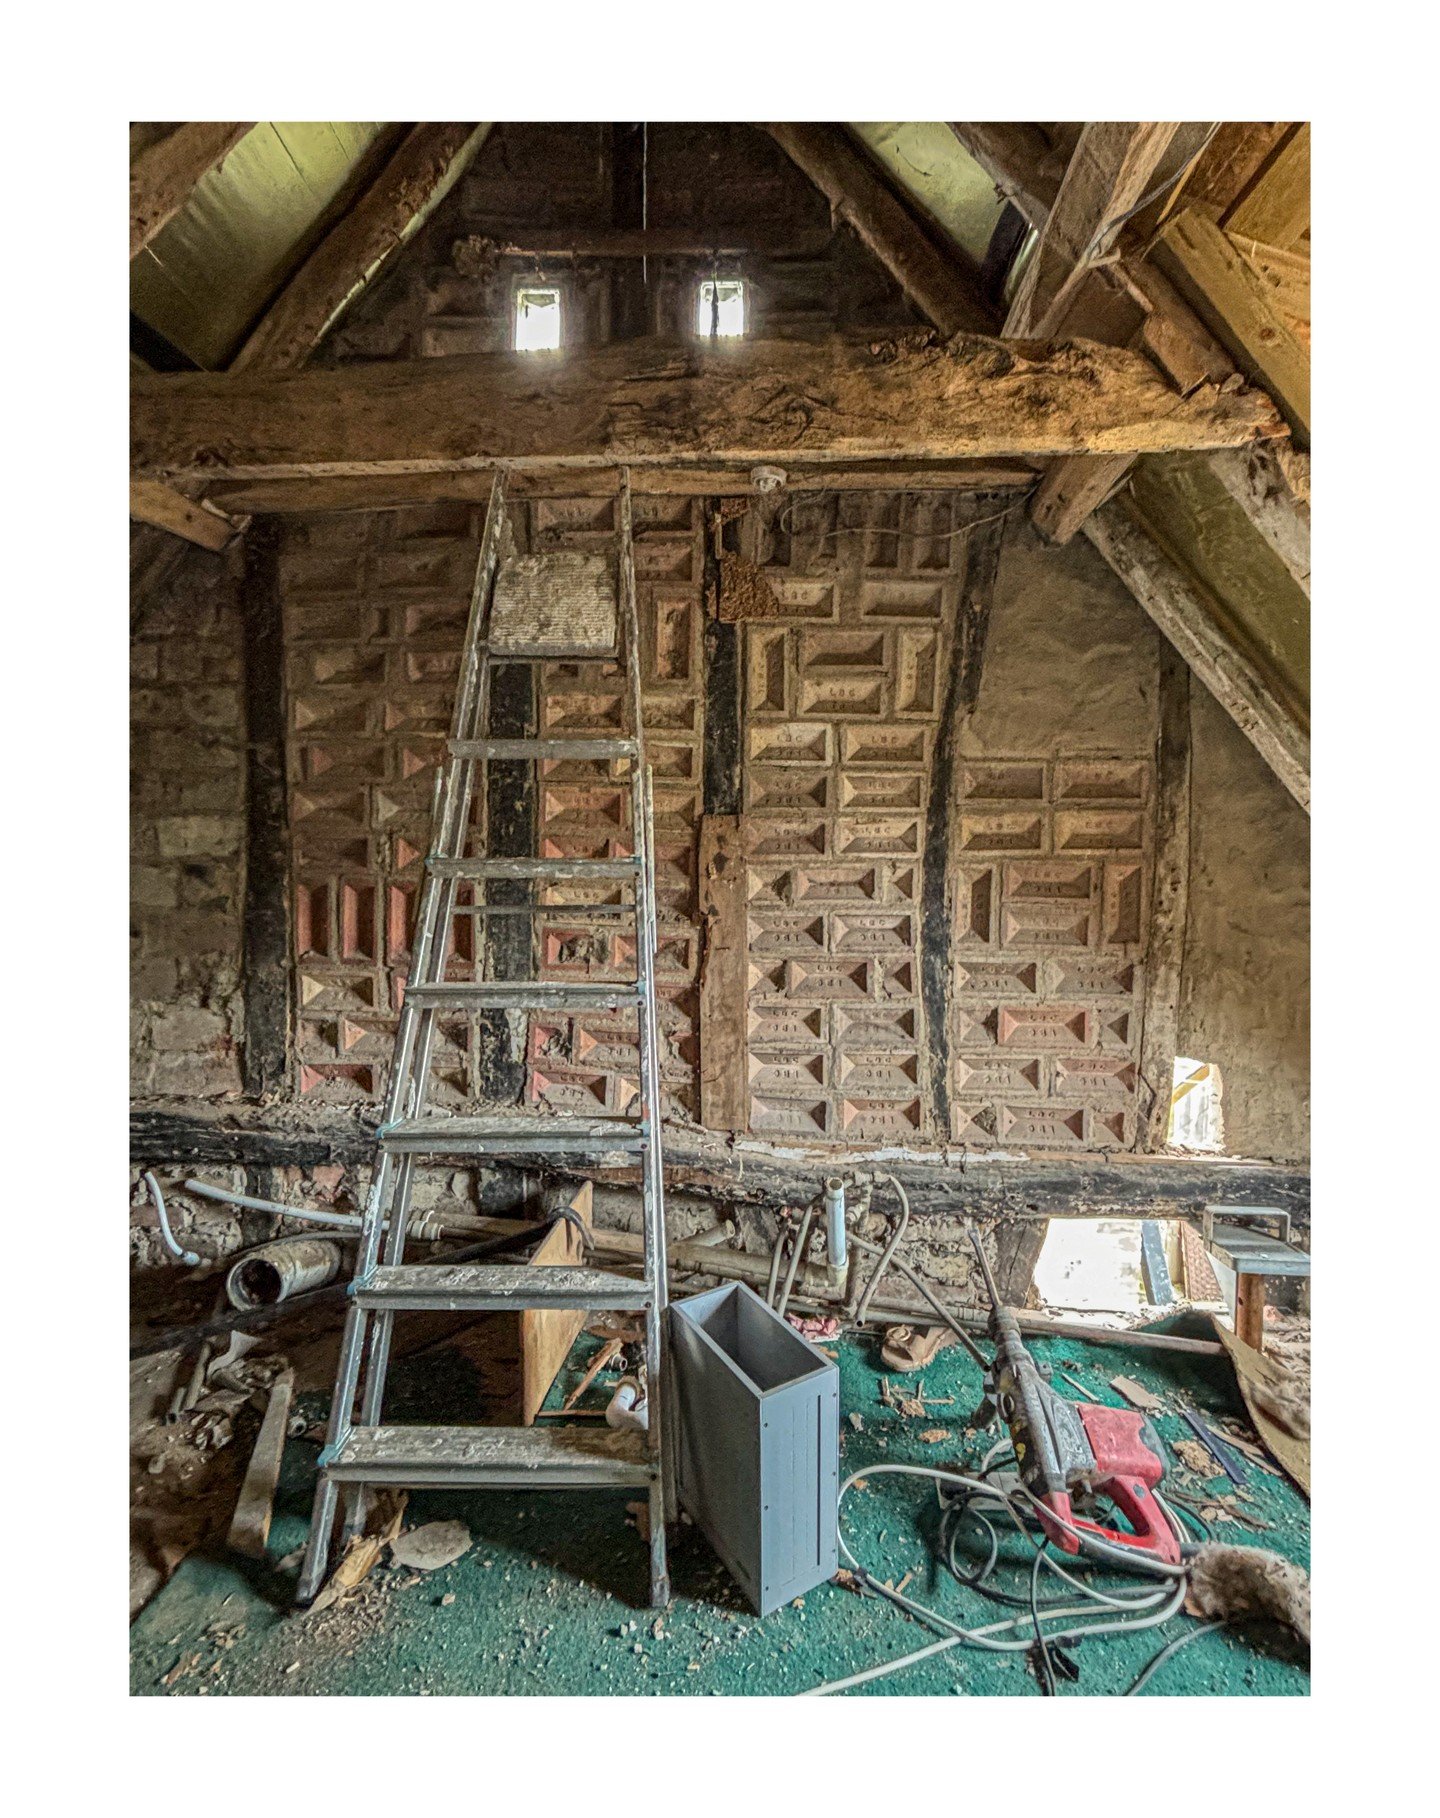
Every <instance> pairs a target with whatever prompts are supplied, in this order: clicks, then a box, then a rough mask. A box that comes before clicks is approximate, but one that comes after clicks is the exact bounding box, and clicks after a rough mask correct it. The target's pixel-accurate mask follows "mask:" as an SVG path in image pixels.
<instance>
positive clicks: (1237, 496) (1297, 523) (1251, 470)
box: [1210, 442, 1310, 599]
mask: <svg viewBox="0 0 1440 1818" xmlns="http://www.w3.org/2000/svg"><path fill="white" fill-rule="evenodd" d="M1281 446H1283V447H1284V448H1285V451H1286V453H1285V459H1284V460H1283V461H1282V460H1281V459H1280V458H1279V457H1278V456H1277V455H1276V453H1275V449H1276V448H1277V447H1281ZM1210 471H1211V472H1212V473H1213V474H1214V475H1215V478H1216V479H1217V480H1219V482H1220V484H1221V485H1222V486H1223V487H1224V488H1225V490H1226V492H1228V493H1229V494H1230V497H1231V498H1232V499H1234V501H1235V502H1236V504H1237V505H1239V506H1241V507H1242V508H1243V510H1244V512H1245V515H1246V517H1248V518H1249V520H1250V522H1251V523H1252V524H1253V525H1254V527H1255V529H1256V530H1258V531H1259V533H1260V535H1261V536H1262V537H1264V539H1265V541H1266V542H1267V543H1268V544H1269V545H1270V547H1271V548H1272V549H1273V550H1274V551H1275V553H1276V555H1278V556H1279V558H1280V560H1281V561H1282V562H1283V563H1284V564H1285V566H1286V567H1287V568H1288V569H1289V570H1290V572H1291V574H1292V575H1293V576H1294V577H1295V579H1296V581H1297V582H1298V583H1299V584H1300V586H1301V587H1303V588H1304V589H1305V595H1306V598H1307V599H1308V598H1309V595H1310V457H1309V456H1308V455H1307V454H1304V453H1302V452H1301V451H1300V450H1299V449H1298V448H1291V447H1289V445H1288V444H1280V443H1268V442H1267V443H1263V444H1262V443H1259V442H1257V443H1256V444H1255V445H1254V446H1253V447H1252V448H1222V449H1221V450H1219V452H1218V453H1216V454H1212V455H1211V456H1210Z"/></svg>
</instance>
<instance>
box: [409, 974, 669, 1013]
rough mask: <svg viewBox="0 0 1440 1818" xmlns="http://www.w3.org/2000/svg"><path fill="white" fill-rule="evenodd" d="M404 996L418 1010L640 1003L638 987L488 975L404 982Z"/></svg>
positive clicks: (601, 1007) (593, 1007)
mask: <svg viewBox="0 0 1440 1818" xmlns="http://www.w3.org/2000/svg"><path fill="white" fill-rule="evenodd" d="M405 996H406V999H407V1001H409V1002H411V1003H415V1004H418V1005H419V1006H420V1008H421V1009H422V1010H623V1009H625V1008H627V1007H630V1006H634V1005H635V1004H638V1003H639V1002H640V987H639V986H638V985H633V984H631V985H626V984H618V985H592V984H581V983H576V984H561V983H555V982H550V981H547V980H544V979H535V978H519V979H493V978H490V979H483V980H479V981H477V982H475V983H473V984H466V983H463V982H459V981H457V982H456V983H454V984H448V985H407V986H406V988H405Z"/></svg>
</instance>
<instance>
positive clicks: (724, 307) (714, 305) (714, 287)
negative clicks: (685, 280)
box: [695, 278, 745, 335]
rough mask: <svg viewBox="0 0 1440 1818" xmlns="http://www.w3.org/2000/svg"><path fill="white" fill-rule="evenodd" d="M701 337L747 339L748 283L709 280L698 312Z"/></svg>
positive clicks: (697, 321)
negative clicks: (739, 336) (745, 337)
mask: <svg viewBox="0 0 1440 1818" xmlns="http://www.w3.org/2000/svg"><path fill="white" fill-rule="evenodd" d="M695 332H696V334H698V335H743V334H744V332H745V283H744V280H743V279H741V278H707V279H706V280H705V282H704V283H703V284H702V285H701V286H700V290H699V297H698V302H697V305H696V310H695Z"/></svg>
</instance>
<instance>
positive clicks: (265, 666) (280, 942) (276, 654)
mask: <svg viewBox="0 0 1440 1818" xmlns="http://www.w3.org/2000/svg"><path fill="white" fill-rule="evenodd" d="M280 534H281V533H280V526H279V525H278V523H277V522H276V521H275V520H274V519H273V518H256V519H255V520H254V521H253V522H252V523H251V525H250V528H249V530H248V531H247V532H246V536H245V549H244V564H245V566H244V573H243V577H242V580H241V584H240V609H241V624H242V634H241V635H242V637H243V639H244V648H245V748H246V775H245V799H246V814H245V909H244V936H243V941H244V951H243V959H242V974H243V990H244V1000H245V1048H244V1067H243V1079H244V1085H245V1091H246V1094H247V1095H248V1096H249V1097H251V1098H260V1099H264V1098H272V1097H274V1096H275V1095H276V1094H277V1093H279V1092H281V1091H283V1090H284V1088H285V1085H286V1082H287V1078H288V1073H289V1066H290V1046H291V1026H290V1024H291V997H292V981H291V962H290V879H289V862H288V860H289V855H288V850H287V828H286V812H287V810H286V797H285V682H284V677H285V651H284V636H283V624H282V610H281V601H280Z"/></svg>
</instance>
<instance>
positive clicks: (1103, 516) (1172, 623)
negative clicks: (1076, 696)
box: [1085, 497, 1310, 814]
mask: <svg viewBox="0 0 1440 1818" xmlns="http://www.w3.org/2000/svg"><path fill="white" fill-rule="evenodd" d="M1085 535H1086V536H1087V537H1088V538H1089V539H1090V541H1091V542H1092V543H1093V544H1094V545H1095V547H1096V549H1098V550H1099V552H1100V554H1101V555H1102V556H1104V558H1105V560H1106V561H1107V562H1108V563H1109V564H1110V566H1111V567H1112V568H1113V569H1114V570H1115V572H1116V574H1118V575H1119V577H1120V579H1121V580H1122V581H1124V583H1125V585H1126V586H1127V587H1128V588H1129V589H1130V591H1131V593H1133V594H1134V596H1135V598H1136V599H1137V600H1138V601H1139V602H1140V604H1141V605H1142V606H1143V607H1144V608H1145V610H1146V612H1148V613H1149V615H1150V617H1151V618H1152V619H1154V621H1155V623H1156V624H1157V625H1158V626H1159V627H1160V630H1161V631H1162V632H1163V633H1164V635H1165V636H1166V637H1167V638H1168V639H1169V640H1170V642H1171V643H1172V644H1173V645H1174V646H1175V648H1176V649H1177V650H1178V651H1179V652H1180V654H1181V656H1183V657H1184V659H1185V661H1186V662H1187V663H1188V664H1189V665H1190V668H1191V669H1192V670H1193V671H1194V673H1195V674H1196V675H1197V676H1199V678H1200V680H1201V681H1202V682H1203V683H1204V684H1205V686H1206V687H1207V688H1208V689H1209V690H1210V692H1211V694H1213V695H1214V696H1215V699H1216V700H1217V701H1218V702H1219V703H1220V705H1221V706H1222V707H1223V708H1224V709H1225V711H1226V712H1227V713H1228V714H1229V715H1230V717H1231V719H1233V720H1234V722H1235V724H1236V725H1237V726H1238V727H1239V728H1240V730H1241V731H1242V732H1243V733H1244V734H1245V736H1246V738H1248V739H1249V741H1250V743H1251V744H1252V745H1253V746H1254V747H1255V749H1256V750H1257V751H1258V752H1259V753H1260V755H1261V757H1262V758H1264V760H1265V762H1266V763H1267V764H1268V765H1269V766H1270V768H1271V769H1272V770H1273V771H1274V772H1275V774H1276V776H1278V777H1279V779H1280V781H1281V782H1282V783H1283V784H1284V785H1285V787H1286V788H1287V789H1288V790H1289V791H1290V793H1291V795H1293V796H1294V798H1295V800H1296V801H1297V802H1299V804H1300V806H1301V807H1302V808H1303V809H1304V810H1305V811H1306V813H1307V814H1308V813H1309V811H1310V731H1309V728H1308V726H1305V725H1303V724H1302V723H1301V722H1300V721H1299V720H1298V718H1297V717H1296V715H1295V713H1294V712H1293V711H1292V710H1291V708H1290V707H1289V706H1288V705H1287V704H1286V703H1285V702H1284V701H1282V700H1281V699H1280V698H1279V697H1278V695H1277V694H1276V692H1275V689H1274V688H1273V687H1272V685H1271V684H1270V682H1269V681H1268V680H1267V679H1266V678H1265V676H1264V675H1262V673H1261V672H1260V670H1259V669H1258V667H1257V666H1256V665H1255V663H1254V662H1252V661H1251V659H1250V658H1249V657H1248V656H1247V655H1246V653H1245V652H1244V651H1243V650H1242V649H1241V648H1240V647H1239V645H1238V644H1237V642H1236V641H1235V639H1234V638H1233V637H1232V636H1231V635H1230V633H1229V631H1228V630H1227V629H1226V627H1225V625H1224V622H1223V619H1222V615H1221V609H1220V607H1219V604H1218V602H1216V601H1215V600H1214V599H1213V598H1212V596H1211V595H1210V594H1209V593H1208V592H1207V591H1206V590H1205V588H1204V587H1202V586H1201V584H1200V583H1199V582H1198V581H1197V580H1196V579H1195V578H1194V576H1193V575H1191V574H1189V573H1188V572H1187V571H1186V570H1185V569H1183V568H1181V567H1180V565H1179V563H1177V562H1175V561H1174V560H1173V559H1172V558H1171V557H1170V556H1169V555H1168V554H1167V553H1166V552H1165V550H1164V549H1162V548H1161V546H1160V544H1159V543H1158V542H1157V541H1156V540H1155V538H1154V537H1153V536H1152V535H1151V533H1150V530H1149V528H1148V526H1147V525H1146V524H1145V522H1144V521H1143V519H1141V518H1140V516H1139V514H1138V513H1137V512H1136V511H1135V509H1134V507H1133V505H1132V504H1131V503H1130V502H1129V501H1128V500H1127V499H1125V498H1123V497H1122V498H1118V499H1112V500H1111V501H1110V502H1109V504H1107V505H1102V506H1101V508H1100V509H1099V510H1098V511H1097V512H1094V513H1092V515H1091V516H1090V517H1089V518H1087V519H1086V522H1085Z"/></svg>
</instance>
